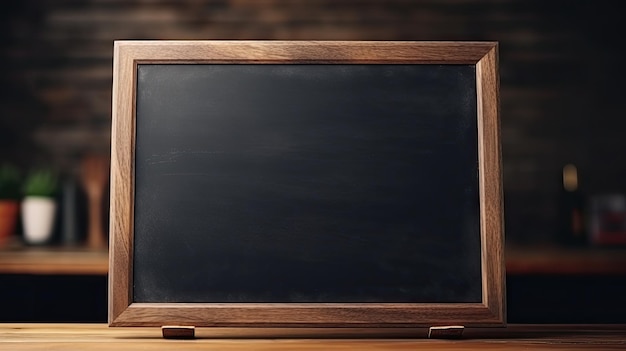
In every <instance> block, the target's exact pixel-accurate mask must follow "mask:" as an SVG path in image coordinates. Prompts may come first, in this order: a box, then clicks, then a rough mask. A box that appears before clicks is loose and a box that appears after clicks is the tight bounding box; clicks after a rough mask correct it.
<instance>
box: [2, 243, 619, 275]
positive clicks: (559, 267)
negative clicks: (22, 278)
mask: <svg viewBox="0 0 626 351" xmlns="http://www.w3.org/2000/svg"><path fill="white" fill-rule="evenodd" d="M506 271H507V274H508V275H549V274H552V275H625V276H626V247H621V248H562V247H507V249H506ZM107 272H108V253H107V251H106V250H101V251H93V250H88V249H86V248H82V247H54V246H52V247H29V246H23V245H11V246H9V247H5V248H3V249H0V274H39V275H55V274H56V275H63V274H67V275H106V274H107Z"/></svg>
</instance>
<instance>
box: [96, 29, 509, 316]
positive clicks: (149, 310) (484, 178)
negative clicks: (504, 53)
mask: <svg viewBox="0 0 626 351" xmlns="http://www.w3.org/2000/svg"><path fill="white" fill-rule="evenodd" d="M172 63H175V64H241V63H246V64H268V63H281V64H291V63H297V64H307V63H315V64H320V63H322V64H444V65H445V64H470V65H475V68H476V70H475V71H476V91H477V115H478V116H477V119H478V120H477V125H478V145H477V148H478V160H479V197H480V223H481V228H480V232H481V253H480V255H481V256H480V257H481V267H482V302H480V303H385V301H380V302H379V303H135V302H133V235H134V234H133V233H134V228H133V209H134V182H135V179H134V149H135V132H136V130H135V126H136V124H135V117H136V115H135V112H136V111H135V103H136V95H137V91H136V89H137V66H138V65H139V64H172ZM499 129H500V128H499V81H498V44H497V43H496V42H393V41H292V42H290V41H116V42H115V44H114V58H113V96H112V143H111V144H112V147H111V208H110V255H109V267H110V268H109V309H108V321H109V326H112V327H124V326H157V327H158V326H163V325H192V326H198V327H200V326H212V327H319V328H329V327H358V328H362V327H367V328H382V327H385V328H389V327H429V326H434V325H464V326H466V327H467V326H481V327H485V326H487V327H496V326H504V324H505V283H504V281H505V279H504V278H505V271H504V254H503V242H504V239H503V236H504V233H503V205H502V199H503V196H502V180H501V154H500V140H499V138H500V135H499Z"/></svg>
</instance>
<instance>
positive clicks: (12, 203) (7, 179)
mask: <svg viewBox="0 0 626 351" xmlns="http://www.w3.org/2000/svg"><path fill="white" fill-rule="evenodd" d="M19 198H20V174H19V171H18V170H17V168H16V167H14V166H13V165H9V164H5V165H2V166H1V167H0V246H4V245H5V244H6V243H7V241H8V239H9V237H10V236H11V235H13V234H14V232H15V225H16V223H17V218H18V212H19Z"/></svg>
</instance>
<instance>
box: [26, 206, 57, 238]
mask: <svg viewBox="0 0 626 351" xmlns="http://www.w3.org/2000/svg"><path fill="white" fill-rule="evenodd" d="M56 211H57V203H56V201H55V199H53V198H50V197H41V196H27V197H25V198H24V200H22V226H23V228H24V240H25V241H26V242H27V243H29V244H43V243H46V242H47V241H48V240H50V238H51V237H52V232H53V229H54V219H55V216H56Z"/></svg>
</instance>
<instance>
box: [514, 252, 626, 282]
mask: <svg viewBox="0 0 626 351" xmlns="http://www.w3.org/2000/svg"><path fill="white" fill-rule="evenodd" d="M506 272H507V274H509V275H626V247H614V248H608V247H607V248H600V247H597V248H594V247H580V248H565V247H554V246H547V247H533V246H530V247H507V249H506Z"/></svg>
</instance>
